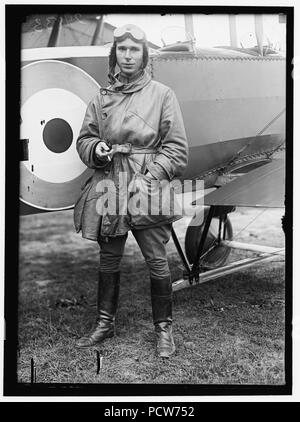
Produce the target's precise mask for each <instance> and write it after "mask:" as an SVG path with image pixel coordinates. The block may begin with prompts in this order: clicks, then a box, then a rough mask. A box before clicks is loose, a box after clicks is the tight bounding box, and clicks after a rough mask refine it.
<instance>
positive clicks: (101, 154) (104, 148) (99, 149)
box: [95, 141, 112, 161]
mask: <svg viewBox="0 0 300 422" xmlns="http://www.w3.org/2000/svg"><path fill="white" fill-rule="evenodd" d="M95 154H96V156H97V158H99V160H103V159H104V158H107V159H108V160H109V161H110V160H111V154H112V151H111V149H110V148H109V146H108V145H106V143H105V142H103V141H100V142H99V143H98V144H97V146H96V149H95Z"/></svg>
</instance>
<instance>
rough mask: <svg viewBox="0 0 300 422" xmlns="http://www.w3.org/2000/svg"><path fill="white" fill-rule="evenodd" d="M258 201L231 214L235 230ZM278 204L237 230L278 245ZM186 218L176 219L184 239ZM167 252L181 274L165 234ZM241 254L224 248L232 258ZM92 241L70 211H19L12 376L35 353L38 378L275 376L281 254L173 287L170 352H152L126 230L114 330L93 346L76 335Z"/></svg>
mask: <svg viewBox="0 0 300 422" xmlns="http://www.w3.org/2000/svg"><path fill="white" fill-rule="evenodd" d="M259 212H260V211H259V210H257V209H254V210H253V209H239V210H238V211H237V212H236V213H234V214H233V215H232V217H231V220H232V223H233V228H234V233H239V232H240V230H241V229H242V228H243V227H245V226H246V225H247V224H248V223H249V222H250V221H251V220H252V219H253V218H254V217H255V216H256V215H258V214H259ZM281 215H282V210H280V211H279V210H272V211H266V212H265V213H263V214H262V215H260V216H259V217H258V218H257V219H256V220H255V221H254V222H253V224H251V225H250V226H249V227H247V228H246V230H244V231H242V232H241V233H239V234H238V236H237V237H236V238H235V240H240V241H247V242H253V243H261V244H268V245H272V246H284V236H283V232H282V230H281V223H280V218H281ZM185 227H186V220H180V221H178V222H176V223H175V229H176V230H177V233H178V235H179V238H180V239H181V241H182V242H183V240H184V233H185ZM168 256H169V261H170V266H171V270H172V276H173V278H174V279H178V278H180V277H181V275H182V273H181V270H180V269H179V268H178V265H179V264H180V262H179V258H178V256H177V253H176V250H175V246H174V244H173V242H172V241H170V242H169V244H168ZM241 256H245V253H241V252H232V254H231V257H230V259H231V260H233V259H237V258H239V257H241ZM97 267H98V245H97V244H96V243H94V242H91V241H88V240H84V239H82V238H81V236H80V235H78V234H76V233H75V232H74V229H73V224H72V212H71V211H66V212H58V213H51V214H40V215H34V216H26V217H25V216H24V217H21V226H20V277H19V349H20V350H19V360H18V380H19V382H20V383H22V382H30V363H31V358H33V359H34V362H35V366H36V371H37V372H36V381H37V382H41V383H153V384H157V383H159V384H173V383H175V384H213V385H216V384H241V385H247V384H257V385H282V384H284V382H285V373H284V344H285V339H284V331H285V327H284V304H285V291H284V279H285V275H284V263H283V262H282V261H279V260H278V261H277V262H271V263H268V264H262V265H261V266H257V267H253V268H250V269H248V270H244V271H240V272H238V273H236V274H233V275H229V276H226V277H223V278H221V279H218V280H215V281H211V282H209V283H206V284H202V285H197V286H195V287H191V288H189V289H184V290H181V291H178V292H176V293H174V311H173V316H174V338H175V342H176V346H177V351H176V354H175V356H174V357H172V358H171V359H169V360H167V361H166V360H162V359H158V358H156V357H155V353H154V332H153V326H152V320H151V306H150V284H149V277H148V275H147V270H146V266H145V263H144V261H143V258H142V255H141V253H140V251H139V249H138V246H137V245H136V243H135V241H134V239H133V237H132V236H129V238H128V241H127V244H126V250H125V256H124V259H123V261H122V279H121V291H120V305H119V310H118V314H117V318H116V324H117V336H116V337H115V338H112V339H109V340H106V341H105V342H104V343H102V345H101V346H99V348H98V351H99V356H100V357H101V364H102V368H101V370H100V372H99V374H97V360H96V357H97V355H96V351H95V350H93V349H92V350H84V351H82V350H77V349H75V348H74V341H75V339H76V338H78V337H80V336H81V335H82V334H84V333H86V331H88V330H89V329H90V328H91V326H92V325H93V322H94V319H95V304H96V303H95V301H96V298H95V292H96V283H97Z"/></svg>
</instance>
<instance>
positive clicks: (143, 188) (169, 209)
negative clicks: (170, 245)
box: [128, 173, 182, 228]
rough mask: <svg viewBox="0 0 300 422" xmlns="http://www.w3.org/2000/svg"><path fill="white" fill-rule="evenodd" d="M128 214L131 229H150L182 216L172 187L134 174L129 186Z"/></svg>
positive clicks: (163, 182)
mask: <svg viewBox="0 0 300 422" xmlns="http://www.w3.org/2000/svg"><path fill="white" fill-rule="evenodd" d="M130 190H131V192H132V193H131V196H130V198H129V201H128V213H129V214H130V216H131V222H132V225H133V227H135V228H139V227H150V226H152V225H156V224H163V223H165V222H167V221H172V220H174V219H178V218H180V217H181V216H182V212H181V209H180V207H179V204H178V203H177V202H176V195H175V192H174V188H173V187H172V185H171V184H170V183H169V182H168V181H166V180H164V181H159V180H156V179H153V178H152V177H148V176H146V175H144V174H141V173H136V174H135V176H134V178H133V180H132V186H131V189H130Z"/></svg>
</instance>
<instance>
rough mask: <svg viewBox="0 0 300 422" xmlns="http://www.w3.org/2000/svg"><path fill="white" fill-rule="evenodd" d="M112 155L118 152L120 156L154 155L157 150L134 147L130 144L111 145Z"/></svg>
mask: <svg viewBox="0 0 300 422" xmlns="http://www.w3.org/2000/svg"><path fill="white" fill-rule="evenodd" d="M112 150H113V153H114V154H115V153H116V152H119V153H121V154H154V153H156V152H157V151H158V149H157V148H147V147H135V146H133V145H132V144H130V143H127V144H114V145H112Z"/></svg>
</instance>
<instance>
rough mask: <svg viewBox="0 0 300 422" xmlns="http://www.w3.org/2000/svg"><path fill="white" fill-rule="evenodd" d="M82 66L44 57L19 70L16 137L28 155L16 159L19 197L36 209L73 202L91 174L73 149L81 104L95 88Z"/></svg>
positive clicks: (81, 112)
mask: <svg viewBox="0 0 300 422" xmlns="http://www.w3.org/2000/svg"><path fill="white" fill-rule="evenodd" d="M99 88H100V87H99V85H98V84H97V82H96V81H95V80H94V79H93V78H91V77H90V76H89V75H88V74H87V73H86V72H84V71H83V70H81V69H80V68H78V67H76V66H74V65H71V64H69V63H65V62H61V61H58V60H44V61H39V62H34V63H31V64H29V65H27V66H25V67H23V68H22V70H21V119H22V120H21V121H22V123H21V128H20V136H21V138H28V139H29V144H28V149H29V160H28V161H24V162H21V164H20V199H21V200H22V201H23V202H25V203H27V204H29V205H31V206H33V207H36V208H39V209H44V210H50V209H51V210H59V209H65V208H68V207H71V206H73V205H74V203H75V202H76V200H77V198H78V196H79V194H80V188H81V186H82V184H83V183H84V182H85V180H86V179H87V177H89V175H90V174H91V172H92V170H90V169H88V168H87V167H86V166H85V164H84V163H83V162H82V161H81V160H80V158H79V155H78V153H77V151H76V139H77V137H78V135H79V131H80V128H81V124H82V121H83V118H84V114H85V111H86V107H87V105H88V103H89V102H90V100H91V99H92V98H93V97H94V96H95V95H96V94H97V93H98V92H99Z"/></svg>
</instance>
